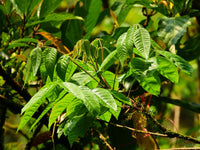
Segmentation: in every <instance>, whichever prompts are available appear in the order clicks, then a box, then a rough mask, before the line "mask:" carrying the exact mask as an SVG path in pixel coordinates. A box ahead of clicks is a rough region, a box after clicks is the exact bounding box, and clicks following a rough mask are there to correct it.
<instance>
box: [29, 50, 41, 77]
mask: <svg viewBox="0 0 200 150" xmlns="http://www.w3.org/2000/svg"><path fill="white" fill-rule="evenodd" d="M30 57H31V64H32V69H33V76H35V75H36V74H37V71H38V69H39V67H40V63H41V60H42V50H41V48H40V47H36V48H34V49H33V50H32V51H31V54H30Z"/></svg>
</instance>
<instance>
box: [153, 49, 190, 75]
mask: <svg viewBox="0 0 200 150" xmlns="http://www.w3.org/2000/svg"><path fill="white" fill-rule="evenodd" d="M156 52H158V53H159V54H161V55H163V56H165V57H166V58H167V59H169V60H170V61H171V62H172V63H174V64H175V65H176V66H177V67H179V68H180V69H181V70H183V71H184V72H186V73H188V74H189V75H191V74H192V72H193V69H192V66H191V65H190V64H189V63H188V62H187V61H186V60H184V59H183V58H181V57H180V56H178V55H176V54H173V53H171V52H168V51H160V50H156Z"/></svg>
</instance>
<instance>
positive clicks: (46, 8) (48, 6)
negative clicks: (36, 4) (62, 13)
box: [40, 0, 62, 18]
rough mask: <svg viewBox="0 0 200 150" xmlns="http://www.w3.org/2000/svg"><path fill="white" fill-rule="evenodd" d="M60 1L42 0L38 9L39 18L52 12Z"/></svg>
mask: <svg viewBox="0 0 200 150" xmlns="http://www.w3.org/2000/svg"><path fill="white" fill-rule="evenodd" d="M61 1H62V0H51V1H49V0H43V3H42V6H41V10H40V18H43V17H46V16H47V15H48V14H50V13H52V12H53V11H54V10H55V9H56V8H57V7H58V5H59V4H60V2H61Z"/></svg>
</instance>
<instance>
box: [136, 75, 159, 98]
mask: <svg viewBox="0 0 200 150" xmlns="http://www.w3.org/2000/svg"><path fill="white" fill-rule="evenodd" d="M136 79H137V81H138V82H139V83H140V85H141V86H142V87H143V88H144V89H145V90H146V91H147V92H149V93H151V94H153V95H156V96H157V95H159V94H160V87H161V81H160V78H159V77H158V75H157V74H156V73H154V74H151V75H149V76H144V75H142V76H137V77H136Z"/></svg>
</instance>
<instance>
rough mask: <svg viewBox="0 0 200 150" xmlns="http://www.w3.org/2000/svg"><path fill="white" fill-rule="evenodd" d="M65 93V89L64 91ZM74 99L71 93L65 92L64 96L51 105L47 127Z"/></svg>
mask: <svg viewBox="0 0 200 150" xmlns="http://www.w3.org/2000/svg"><path fill="white" fill-rule="evenodd" d="M65 94H66V91H65ZM74 99H75V97H74V96H73V95H72V94H70V93H69V94H66V95H65V96H64V97H61V98H60V99H59V101H58V102H57V103H56V104H55V106H54V107H53V109H52V111H51V114H50V117H49V124H48V127H49V129H50V127H51V125H52V124H53V123H54V122H55V121H56V119H57V118H58V116H59V115H60V114H61V113H62V112H63V111H64V110H65V109H66V108H67V107H68V105H69V104H70V103H71V102H72V101H73V100H74Z"/></svg>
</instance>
